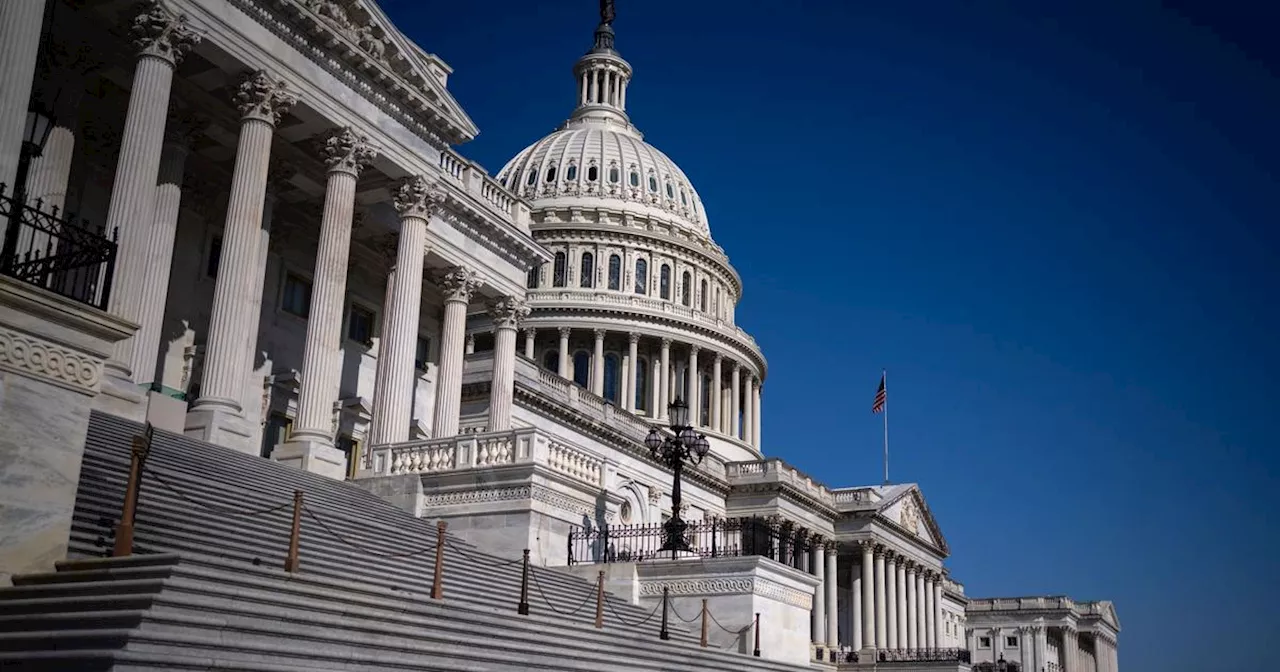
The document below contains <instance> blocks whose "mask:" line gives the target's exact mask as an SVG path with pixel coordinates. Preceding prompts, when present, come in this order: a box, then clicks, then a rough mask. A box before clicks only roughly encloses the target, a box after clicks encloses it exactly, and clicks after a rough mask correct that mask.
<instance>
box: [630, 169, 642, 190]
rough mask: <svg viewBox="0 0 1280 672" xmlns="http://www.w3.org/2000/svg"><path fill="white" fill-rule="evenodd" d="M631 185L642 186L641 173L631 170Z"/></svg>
mask: <svg viewBox="0 0 1280 672" xmlns="http://www.w3.org/2000/svg"><path fill="white" fill-rule="evenodd" d="M631 186H633V187H638V186H640V173H637V172H636V171H634V170H633V171H631Z"/></svg>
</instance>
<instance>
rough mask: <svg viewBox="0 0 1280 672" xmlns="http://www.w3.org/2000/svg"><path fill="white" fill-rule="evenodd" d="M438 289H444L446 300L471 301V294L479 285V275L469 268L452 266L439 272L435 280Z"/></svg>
mask: <svg viewBox="0 0 1280 672" xmlns="http://www.w3.org/2000/svg"><path fill="white" fill-rule="evenodd" d="M436 284H437V285H439V286H440V289H442V290H444V295H445V300H446V301H461V302H463V303H467V302H470V301H471V295H472V294H474V293H475V291H476V289H478V288H479V287H480V276H479V275H478V274H477V273H476V272H475V271H473V270H471V269H469V268H463V267H462V266H454V267H453V268H451V269H449V270H448V271H445V272H444V273H442V274H440V276H439V277H438V279H437V280H436Z"/></svg>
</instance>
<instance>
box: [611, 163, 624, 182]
mask: <svg viewBox="0 0 1280 672" xmlns="http://www.w3.org/2000/svg"><path fill="white" fill-rule="evenodd" d="M621 178H622V175H621V174H620V173H619V172H618V167H617V166H616V165H614V166H609V183H610V184H617V183H618V180H619V179H621Z"/></svg>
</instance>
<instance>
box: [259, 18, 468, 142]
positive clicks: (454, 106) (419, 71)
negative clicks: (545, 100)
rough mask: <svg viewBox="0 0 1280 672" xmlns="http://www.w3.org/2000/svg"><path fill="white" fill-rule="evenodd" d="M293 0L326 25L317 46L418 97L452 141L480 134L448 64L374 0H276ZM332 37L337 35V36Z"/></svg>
mask: <svg viewBox="0 0 1280 672" xmlns="http://www.w3.org/2000/svg"><path fill="white" fill-rule="evenodd" d="M277 2H282V3H283V4H287V5H291V6H292V7H293V8H294V10H293V11H294V12H295V13H296V14H297V15H298V16H299V17H300V18H302V19H305V20H307V21H309V22H312V23H315V24H317V25H318V26H321V27H324V28H327V29H328V30H329V31H331V32H332V34H333V35H332V36H320V38H319V40H318V41H319V42H321V43H322V45H321V46H323V47H325V48H327V49H329V50H330V51H331V52H333V53H334V54H335V55H337V56H339V57H340V58H342V59H343V60H345V61H352V62H354V64H355V65H356V66H357V67H359V68H360V70H361V71H363V72H364V73H366V74H367V75H369V76H370V78H372V79H373V80H374V81H375V82H378V83H380V84H382V85H383V86H384V87H385V88H387V89H388V90H389V91H392V92H394V93H396V94H398V95H405V94H408V95H410V96H412V97H413V98H415V99H417V100H416V101H415V102H416V103H418V104H419V105H420V107H421V109H419V105H414V106H413V108H414V109H415V111H416V112H417V113H418V114H419V116H423V117H426V118H427V119H429V120H430V122H431V124H432V125H434V126H437V127H439V130H440V131H441V132H442V134H443V135H444V136H445V137H446V138H447V139H448V140H449V141H450V142H451V143H458V142H466V141H467V140H471V139H472V138H474V137H475V136H476V134H477V133H479V132H480V131H479V129H477V128H476V126H475V123H474V122H472V121H471V118H470V117H469V116H467V113H466V112H464V111H463V109H462V106H461V105H459V104H458V101H457V100H456V99H454V97H453V94H451V93H449V91H448V89H447V88H446V87H445V84H446V82H447V78H448V75H449V68H448V66H447V65H445V64H444V63H443V62H442V61H440V59H438V58H436V57H434V56H431V55H430V54H427V53H426V52H424V51H423V50H422V49H421V48H419V47H418V46H417V45H416V44H414V43H413V41H412V40H410V39H409V38H408V37H406V36H405V35H404V33H401V32H400V30H399V29H398V28H396V27H395V24H393V23H392V22H391V20H390V19H388V18H387V15H386V14H385V13H383V11H382V8H380V7H378V5H377V3H375V2H373V0H277ZM335 38H336V40H335Z"/></svg>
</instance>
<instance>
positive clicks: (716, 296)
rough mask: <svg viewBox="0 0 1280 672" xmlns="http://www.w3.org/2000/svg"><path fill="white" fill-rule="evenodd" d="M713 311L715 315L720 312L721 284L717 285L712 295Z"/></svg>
mask: <svg viewBox="0 0 1280 672" xmlns="http://www.w3.org/2000/svg"><path fill="white" fill-rule="evenodd" d="M711 312H712V313H713V314H715V315H719V314H720V285H716V293H715V294H714V295H712V299H711Z"/></svg>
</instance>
